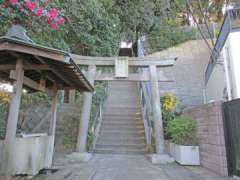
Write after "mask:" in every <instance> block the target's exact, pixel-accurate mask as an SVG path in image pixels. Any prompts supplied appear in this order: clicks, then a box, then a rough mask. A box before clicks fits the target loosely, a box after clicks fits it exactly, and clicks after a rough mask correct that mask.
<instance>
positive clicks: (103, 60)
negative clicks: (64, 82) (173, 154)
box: [71, 54, 177, 154]
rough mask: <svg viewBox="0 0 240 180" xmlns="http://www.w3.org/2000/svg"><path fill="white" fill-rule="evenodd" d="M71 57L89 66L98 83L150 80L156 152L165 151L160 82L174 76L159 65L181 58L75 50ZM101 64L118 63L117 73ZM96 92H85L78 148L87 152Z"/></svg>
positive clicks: (93, 78) (88, 76)
mask: <svg viewBox="0 0 240 180" xmlns="http://www.w3.org/2000/svg"><path fill="white" fill-rule="evenodd" d="M71 57H72V59H73V60H74V61H75V62H76V63H77V64H78V65H79V66H85V67H86V66H87V67H88V71H87V72H86V76H87V78H88V80H89V81H90V82H91V83H92V84H94V81H137V82H139V81H140V82H141V81H150V85H151V97H152V99H151V104H152V108H153V121H154V132H155V133H154V136H155V140H156V153H157V154H163V153H164V136H163V122H162V112H161V104H160V94H159V93H160V92H159V87H158V82H166V81H172V80H169V79H167V78H165V77H164V75H162V74H161V73H158V72H157V69H158V68H164V67H171V66H173V65H174V62H175V61H176V59H177V58H169V59H157V58H150V57H142V58H137V57H89V56H79V55H74V54H72V55H71ZM97 67H114V68H115V73H112V74H111V73H101V72H100V73H98V72H97ZM129 67H135V68H147V69H148V70H149V71H148V72H146V71H143V72H142V73H129V71H128V69H129ZM159 74H160V75H159ZM92 96H93V95H92V94H91V93H87V92H85V93H84V100H83V107H82V114H81V121H80V126H79V135H78V142H77V151H78V153H80V154H81V153H86V151H87V134H88V124H89V120H90V113H91V104H92Z"/></svg>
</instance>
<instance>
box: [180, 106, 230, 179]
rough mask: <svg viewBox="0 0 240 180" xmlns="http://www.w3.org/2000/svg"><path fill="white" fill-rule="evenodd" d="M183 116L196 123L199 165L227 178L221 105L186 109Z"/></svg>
mask: <svg viewBox="0 0 240 180" xmlns="http://www.w3.org/2000/svg"><path fill="white" fill-rule="evenodd" d="M183 114H184V115H185V116H188V117H191V118H193V119H194V120H196V121H197V124H198V132H197V133H198V137H199V146H200V161H201V165H202V166H203V167H204V168H207V169H209V170H211V171H213V172H215V173H216V174H218V175H221V176H228V169H227V155H226V146H225V137H224V127H223V116H222V103H221V102H214V103H210V104H205V105H201V106H197V107H194V108H188V109H185V110H184V113H183Z"/></svg>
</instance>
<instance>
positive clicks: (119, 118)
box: [103, 115, 143, 122]
mask: <svg viewBox="0 0 240 180" xmlns="http://www.w3.org/2000/svg"><path fill="white" fill-rule="evenodd" d="M103 121H106V122H109V121H114V122H115V121H122V122H123V121H125V122H143V121H142V118H140V117H137V116H124V115H123V116H120V115H118V116H114V115H112V116H103Z"/></svg>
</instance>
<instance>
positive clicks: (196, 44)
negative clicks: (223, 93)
mask: <svg viewBox="0 0 240 180" xmlns="http://www.w3.org/2000/svg"><path fill="white" fill-rule="evenodd" d="M149 56H150V57H163V58H164V57H165V58H169V57H177V58H178V59H177V61H176V63H175V66H174V67H173V68H164V72H165V74H166V76H167V77H170V78H172V79H173V80H174V82H161V83H159V87H160V90H161V94H163V93H165V92H172V93H174V94H175V95H176V96H178V97H179V98H180V99H181V101H182V103H181V104H182V105H183V106H185V107H193V106H197V105H201V104H203V103H204V87H205V83H204V74H205V71H206V67H207V64H208V62H209V59H210V50H209V49H208V47H207V46H206V44H205V42H204V41H203V40H192V41H187V42H185V43H182V44H180V45H178V46H175V47H172V48H169V49H167V50H164V51H160V52H156V53H154V54H150V55H149Z"/></svg>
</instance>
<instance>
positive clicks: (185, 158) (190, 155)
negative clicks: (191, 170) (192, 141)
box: [170, 143, 200, 166]
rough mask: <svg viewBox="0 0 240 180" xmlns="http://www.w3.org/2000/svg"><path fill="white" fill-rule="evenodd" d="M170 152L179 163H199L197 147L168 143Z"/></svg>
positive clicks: (193, 164) (196, 164) (194, 164)
mask: <svg viewBox="0 0 240 180" xmlns="http://www.w3.org/2000/svg"><path fill="white" fill-rule="evenodd" d="M170 154H171V156H173V157H174V159H175V160H176V161H177V162H178V163H179V164H181V165H191V166H198V165H200V158H199V147H198V146H182V145H177V144H174V143H171V144H170Z"/></svg>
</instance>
